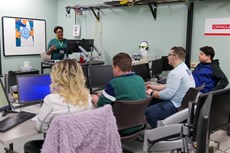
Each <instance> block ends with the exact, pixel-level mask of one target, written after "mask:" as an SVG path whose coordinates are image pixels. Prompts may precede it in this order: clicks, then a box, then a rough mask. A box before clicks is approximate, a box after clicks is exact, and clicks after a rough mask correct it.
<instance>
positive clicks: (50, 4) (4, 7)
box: [0, 0, 58, 74]
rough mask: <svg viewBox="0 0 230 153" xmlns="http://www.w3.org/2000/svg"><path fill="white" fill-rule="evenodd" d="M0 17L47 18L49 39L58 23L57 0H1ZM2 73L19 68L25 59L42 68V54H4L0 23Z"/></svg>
mask: <svg viewBox="0 0 230 153" xmlns="http://www.w3.org/2000/svg"><path fill="white" fill-rule="evenodd" d="M0 3H1V5H0V17H2V16H13V17H27V18H37V19H45V20H46V31H47V33H46V36H47V40H49V39H51V38H52V37H54V34H53V27H54V26H55V25H56V24H57V18H58V17H57V0H48V1H47V0H0ZM0 29H1V30H0V40H1V42H0V43H1V60H2V72H3V73H2V74H4V73H7V72H8V71H9V70H19V68H20V66H22V65H23V62H24V61H25V60H28V61H30V63H31V65H32V67H33V68H35V69H39V70H40V68H41V65H40V61H41V60H40V56H39V55H35V56H11V57H4V56H3V47H2V43H3V41H2V39H3V38H2V24H1V25H0Z"/></svg>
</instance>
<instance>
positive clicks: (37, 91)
mask: <svg viewBox="0 0 230 153" xmlns="http://www.w3.org/2000/svg"><path fill="white" fill-rule="evenodd" d="M50 84H51V78H50V75H49V74H37V75H23V76H22V75H19V76H17V87H18V102H19V103H20V104H25V105H29V104H33V103H39V102H43V99H44V98H45V96H46V95H48V94H50Z"/></svg>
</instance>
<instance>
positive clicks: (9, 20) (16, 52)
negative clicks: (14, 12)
mask: <svg viewBox="0 0 230 153" xmlns="http://www.w3.org/2000/svg"><path fill="white" fill-rule="evenodd" d="M2 28H3V32H2V38H3V54H4V56H20V55H38V54H40V53H42V52H44V51H45V50H46V21H45V20H44V19H32V18H24V17H9V16H3V17H2Z"/></svg>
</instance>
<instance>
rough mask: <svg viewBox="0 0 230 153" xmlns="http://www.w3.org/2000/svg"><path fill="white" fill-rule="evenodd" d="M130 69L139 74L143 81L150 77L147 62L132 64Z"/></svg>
mask: <svg viewBox="0 0 230 153" xmlns="http://www.w3.org/2000/svg"><path fill="white" fill-rule="evenodd" d="M132 71H133V72H135V73H136V74H137V75H139V76H141V77H142V78H143V80H144V81H149V80H150V79H151V76H150V70H149V63H144V64H138V65H133V66H132Z"/></svg>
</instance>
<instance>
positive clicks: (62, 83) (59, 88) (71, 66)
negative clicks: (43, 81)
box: [50, 59, 89, 107]
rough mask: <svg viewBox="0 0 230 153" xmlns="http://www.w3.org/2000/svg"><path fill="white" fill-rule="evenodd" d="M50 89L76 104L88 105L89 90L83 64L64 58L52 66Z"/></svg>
mask: <svg viewBox="0 0 230 153" xmlns="http://www.w3.org/2000/svg"><path fill="white" fill-rule="evenodd" d="M51 80H52V83H51V85H50V90H51V92H52V93H58V94H60V96H62V97H64V99H65V102H66V103H70V104H72V105H74V106H76V105H78V106H85V107H87V106H88V98H89V90H88V89H87V88H86V87H85V81H86V80H85V77H84V74H83V71H82V68H81V65H80V64H78V63H77V61H76V60H72V59H64V60H62V61H60V62H57V63H56V64H54V65H53V66H52V71H51Z"/></svg>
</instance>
